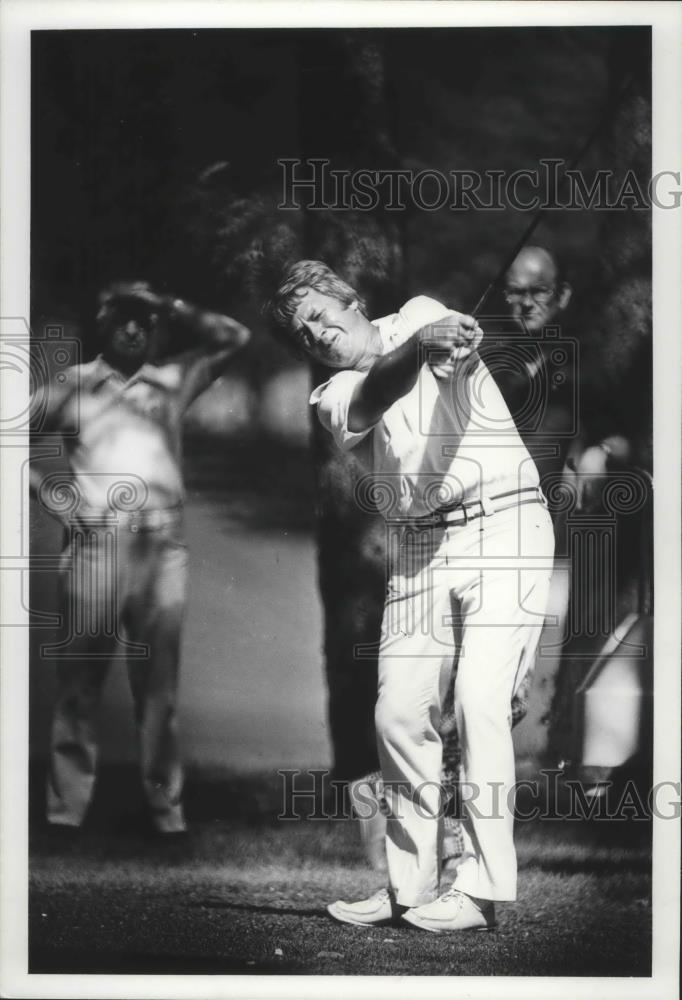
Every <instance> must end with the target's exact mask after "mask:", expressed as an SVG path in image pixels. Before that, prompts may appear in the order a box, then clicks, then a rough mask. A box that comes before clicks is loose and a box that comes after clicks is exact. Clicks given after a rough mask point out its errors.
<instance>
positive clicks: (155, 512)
mask: <svg viewBox="0 0 682 1000" xmlns="http://www.w3.org/2000/svg"><path fill="white" fill-rule="evenodd" d="M182 513H183V508H182V506H181V505H179V506H177V507H154V508H149V509H145V508H143V509H142V510H111V509H106V510H96V509H93V508H87V507H81V508H80V509H79V510H78V513H77V518H78V521H79V522H80V524H81V527H88V528H97V527H106V526H107V525H112V524H117V525H118V526H119V527H120V528H124V529H126V530H128V531H132V532H133V534H135V533H136V532H138V531H160V530H162V529H163V528H168V527H172V526H173V525H178V524H180V523H181V521H182Z"/></svg>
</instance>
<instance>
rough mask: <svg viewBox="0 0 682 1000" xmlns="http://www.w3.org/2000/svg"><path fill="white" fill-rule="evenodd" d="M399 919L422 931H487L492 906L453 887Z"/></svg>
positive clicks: (491, 920) (492, 923)
mask: <svg viewBox="0 0 682 1000" xmlns="http://www.w3.org/2000/svg"><path fill="white" fill-rule="evenodd" d="M403 920H406V921H407V923H409V924H412V925H413V926H414V927H419V929H420V930H423V931H431V932H432V933H433V934H442V933H444V932H447V931H491V930H493V929H494V928H495V927H496V926H497V924H496V923H495V906H494V904H493V902H492V901H491V900H489V899H475V898H474V897H473V896H467V894H466V893H465V892H460V891H459V890H458V889H455V888H454V887H453V888H452V889H448V891H447V892H445V893H443V895H442V896H440V897H439V898H438V899H436V900H434V902H433V903H424V904H423V905H422V906H415V907H413V908H412V909H411V910H407V911H406V912H405V913H403Z"/></svg>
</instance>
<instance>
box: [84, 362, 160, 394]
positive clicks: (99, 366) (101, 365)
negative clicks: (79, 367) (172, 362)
mask: <svg viewBox="0 0 682 1000" xmlns="http://www.w3.org/2000/svg"><path fill="white" fill-rule="evenodd" d="M110 378H114V379H117V380H118V381H119V382H122V383H123V385H126V386H127V385H135V383H136V382H148V383H149V384H150V385H155V386H158V387H159V388H161V389H169V388H173V387H174V385H175V383H176V381H177V379H176V377H175V373H172V372H170V371H169V370H168V366H167V365H164V366H163V367H159V366H158V365H152V364H150V363H149V362H148V361H145V363H144V364H143V365H142V366H141V367H140V368H138V370H137V371H136V372H133V374H132V375H131V376H130V378H126V377H125V375H124V374H123V373H122V372H120V371H118V370H117V369H116V368H112V366H111V365H110V364H109V362H108V361H105V359H104V357H103V356H102V355H101V354H98V355H97V357H96V358H95V366H94V381H93V389H98V388H99V387H100V386H101V385H103V384H104V383H105V382H107V381H108V380H109V379H110Z"/></svg>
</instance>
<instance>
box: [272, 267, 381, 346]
mask: <svg viewBox="0 0 682 1000" xmlns="http://www.w3.org/2000/svg"><path fill="white" fill-rule="evenodd" d="M306 288H314V289H315V291H317V292H321V293H322V294H323V295H330V296H331V297H332V298H334V299H338V301H339V302H341V303H343V305H345V306H349V305H350V304H351V302H357V303H358V308H359V310H360V312H361V313H362V315H363V316H366V315H367V307H366V305H365V303H364V301H363V299H362V298H361V297H360V296H359V295H358V293H357V292H356V291H355V289H354V288H351V286H350V285H349V284H348V283H347V282H345V281H344V280H343V278H339V276H338V274H335V273H334V271H332V269H331V268H330V267H327V265H326V264H323V263H322V261H321V260H299V261H297V262H296V263H295V264H292V265H291V266H290V267H289V269H288V270H287V271H286V273H285V275H284V280H283V281H282V283H281V285H280V286H279V288H278V289H277V291H276V292H275V294H274V295H273V297H272V299H271V301H270V303H269V306H268V312H269V313H270V316H271V317H272V319H273V320H274V322H275V323H276V325H277V326H278V327H279V328H280V329H281V330H283V331H285V332H286V333H288V334H291V332H292V331H291V320H292V318H293V316H294V313H295V312H296V309H297V308H298V304H299V302H300V301H301V298H302V297H303V294H304V292H305V289H306Z"/></svg>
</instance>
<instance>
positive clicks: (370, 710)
mask: <svg viewBox="0 0 682 1000" xmlns="http://www.w3.org/2000/svg"><path fill="white" fill-rule="evenodd" d="M299 65H300V69H301V102H300V107H301V150H302V152H303V160H304V161H305V160H306V159H307V158H310V157H326V158H329V160H330V161H331V164H330V166H331V168H332V169H345V170H358V169H370V170H379V169H383V168H391V167H395V166H396V160H397V156H396V152H395V148H394V145H393V142H392V138H391V132H390V125H389V123H390V107H389V99H388V96H387V86H386V56H385V53H384V51H383V48H382V45H381V42H380V41H379V39H378V38H377V37H376V36H375V35H374V34H373V33H371V32H366V31H363V32H333V33H332V32H311V37H310V38H306V39H305V40H304V41H303V43H302V45H301V48H300V63H299ZM306 169H307V168H306V167H305V165H303V166H302V167H301V173H302V174H303V173H304V171H305V170H306ZM304 248H305V254H306V256H308V257H309V258H312V259H319V260H323V261H324V262H325V263H326V264H328V265H329V266H330V267H332V268H333V269H334V270H335V271H337V272H338V273H339V274H340V275H341V276H342V277H343V278H344V279H345V280H347V281H348V282H349V284H350V285H352V286H353V287H354V288H356V289H357V290H358V292H359V293H360V294H361V295H362V297H363V298H364V299H365V300H366V302H367V304H368V309H369V316H370V318H371V317H373V316H377V315H381V314H382V313H384V312H388V311H393V310H394V309H395V305H396V302H397V300H398V296H399V287H400V279H401V275H402V249H401V239H400V233H399V230H398V226H397V225H396V222H395V220H394V218H391V216H390V215H389V214H388V213H386V212H385V211H384V210H383V208H382V207H381V206H380V207H378V208H377V209H376V210H375V211H372V212H354V211H352V210H348V209H346V210H333V209H329V210H314V209H308V210H307V211H306V213H305V224H304ZM328 377H329V372H326V371H325V370H323V369H320V368H319V367H316V368H315V369H314V370H313V373H312V382H313V384H314V385H318V384H320V382H323V381H325V379H326V378H328ZM313 456H314V462H315V469H316V479H317V541H318V567H319V582H320V591H321V595H322V602H323V607H324V615H325V650H324V651H325V656H326V669H327V681H328V690H329V724H330V730H331V739H332V746H333V754H334V776H335V777H336V778H338V779H343V780H350V779H352V778H354V777H358V776H359V775H361V774H364V773H366V772H367V771H370V770H373V769H375V768H376V767H377V766H378V762H377V751H376V741H375V732H374V705H375V702H376V690H377V660H376V654H375V653H374V652H372V651H370V652H369V653H367V655H362V656H361V655H359V653H358V650H357V647H358V646H360V645H364V646H370V647H371V649H372V650H373V649H375V648H376V644H377V642H378V639H379V631H380V625H381V614H382V609H383V599H384V592H385V572H386V570H385V525H384V522H383V519H382V518H380V517H379V516H378V515H375V514H372V513H368V512H367V511H364V510H362V509H361V508H360V507H359V506H358V504H357V503H356V501H355V495H354V494H355V487H356V484H357V482H358V479H359V477H360V476H361V475H362V474H363V473H364V472H365V471H366V470H365V469H364V468H363V467H362V466H361V465H360V463H359V462H358V460H357V458H356V457H355V456H354V455H352V454H350V455H343V454H341V453H340V452H339V451H338V450H337V449H336V448H335V446H334V444H333V442H332V439H331V436H330V435H329V434H328V433H326V432H325V431H324V430H323V429H322V428H321V426H320V425H319V422H318V421H317V419H316V418H315V417H314V416H313Z"/></svg>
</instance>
